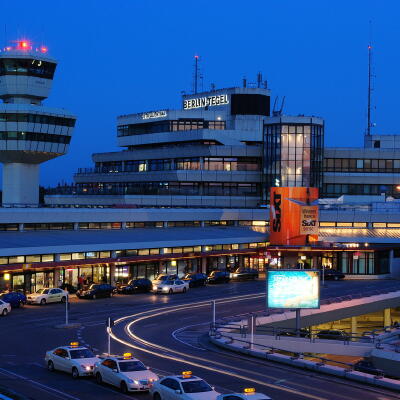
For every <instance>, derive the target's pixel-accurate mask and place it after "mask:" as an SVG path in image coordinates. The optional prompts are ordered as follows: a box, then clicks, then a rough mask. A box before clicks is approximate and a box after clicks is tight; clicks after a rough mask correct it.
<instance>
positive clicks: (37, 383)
mask: <svg viewBox="0 0 400 400" xmlns="http://www.w3.org/2000/svg"><path fill="white" fill-rule="evenodd" d="M0 373H2V374H3V375H11V376H14V377H16V378H18V379H22V380H24V381H26V382H30V383H32V384H34V385H36V386H39V387H40V388H41V389H42V390H44V391H46V392H49V393H53V395H54V393H56V396H57V395H58V397H60V398H61V399H64V398H65V397H67V398H68V399H71V400H81V399H80V398H79V397H74V396H71V395H69V394H67V393H65V392H61V391H60V390H57V389H55V388H52V387H50V386H47V385H44V384H43V383H40V382H38V381H34V380H33V379H29V378H27V377H25V376H22V375H19V374H16V373H15V372H11V371H8V370H6V369H3V368H0ZM61 396H63V397H61Z"/></svg>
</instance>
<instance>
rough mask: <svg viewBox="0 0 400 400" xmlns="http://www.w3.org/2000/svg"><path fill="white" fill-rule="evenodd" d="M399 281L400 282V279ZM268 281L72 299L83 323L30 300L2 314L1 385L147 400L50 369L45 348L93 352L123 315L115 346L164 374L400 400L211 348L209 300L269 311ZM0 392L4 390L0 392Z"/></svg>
mask: <svg viewBox="0 0 400 400" xmlns="http://www.w3.org/2000/svg"><path fill="white" fill-rule="evenodd" d="M397 283H398V284H399V287H400V283H399V282H397ZM394 284H396V282H394V281H374V282H373V281H343V282H329V283H327V286H326V287H324V288H322V298H327V297H337V296H342V295H348V294H355V293H360V292H363V293H366V292H370V291H372V290H376V289H380V288H385V287H389V286H393V285H394ZM264 290H265V283H264V282H263V281H256V282H239V283H230V284H223V285H215V286H208V287H206V288H196V289H191V290H189V291H188V292H187V293H186V294H175V295H170V296H169V295H153V294H138V295H127V296H122V295H121V296H115V297H114V298H112V299H99V300H94V301H93V300H78V299H74V298H73V299H72V301H71V309H70V317H71V322H76V323H80V324H81V326H80V327H79V328H74V329H57V328H55V326H56V325H58V324H61V323H63V322H64V318H65V312H64V310H65V306H64V305H62V304H51V305H50V304H49V305H47V306H44V307H41V306H27V307H25V308H24V309H16V310H13V311H12V313H11V314H10V315H8V316H7V317H5V318H1V319H0V326H1V340H0V387H1V386H5V387H9V388H11V389H13V390H15V391H17V392H19V393H21V394H23V395H25V396H27V397H28V398H31V399H38V400H39V399H40V400H50V399H55V400H59V399H71V400H74V399H75V400H76V399H81V400H86V399H87V400H92V399H96V400H97V399H99V398H101V399H104V400H108V399H110V400H111V399H124V398H130V399H143V400H148V399H150V396H149V395H148V394H146V393H143V394H132V395H123V394H121V393H119V392H118V390H117V389H113V388H112V387H109V386H99V385H97V384H96V383H95V382H94V380H92V379H89V378H84V379H79V380H73V379H72V378H71V376H69V375H68V374H65V373H60V372H55V373H50V372H48V371H47V369H46V368H45V365H44V360H43V359H44V354H45V351H46V350H49V349H52V348H55V347H57V346H60V345H65V344H68V343H69V342H71V341H76V340H78V341H79V342H81V343H84V344H87V345H90V346H92V347H93V348H94V349H95V353H96V354H100V353H103V352H105V351H106V349H107V336H106V331H105V322H106V319H107V317H109V316H111V317H113V318H114V319H118V318H124V319H123V320H121V321H119V322H118V323H117V324H116V326H115V327H114V328H113V335H114V337H115V339H116V340H113V341H112V347H111V351H112V353H115V354H122V353H123V352H126V351H130V352H132V353H133V354H134V355H135V356H136V357H138V358H140V359H141V360H142V361H143V362H144V363H145V364H147V365H149V366H150V367H151V368H152V369H154V370H155V372H157V373H158V374H160V375H167V374H175V373H180V372H181V371H183V370H191V371H193V373H194V374H196V375H198V376H201V377H203V378H205V379H206V380H207V381H208V382H209V383H210V384H212V385H214V386H215V387H216V389H217V390H218V391H221V392H231V391H238V390H240V391H241V390H242V389H243V388H244V387H248V386H251V387H255V388H256V389H257V390H259V391H260V392H263V393H265V394H267V395H269V396H270V397H272V398H273V399H275V400H276V399H288V400H291V399H329V400H331V399H332V400H335V399H338V400H339V399H340V400H342V399H343V400H345V399H346V400H348V399H360V400H361V399H366V400H368V399H377V400H385V399H388V400H389V399H400V395H399V394H398V393H393V392H389V391H385V390H380V389H376V388H373V387H369V386H362V385H358V384H356V383H352V382H349V381H344V380H340V379H336V378H334V377H330V376H324V375H319V374H315V373H312V372H308V371H303V370H300V369H294V368H289V367H286V366H283V365H280V364H275V363H270V362H267V361H265V362H264V361H262V360H254V359H251V358H247V357H244V356H238V355H234V354H231V353H228V352H225V351H221V350H220V349H218V348H215V347H213V346H212V345H210V344H209V343H208V341H207V338H206V336H205V333H206V332H207V330H208V326H209V323H210V320H211V303H210V300H212V299H217V300H218V299H219V300H218V301H217V307H216V308H217V318H221V317H229V316H234V315H236V314H242V313H247V312H250V311H253V312H254V311H260V312H261V311H263V310H264V309H265V296H263V294H262V293H263V292H264ZM0 393H1V391H0Z"/></svg>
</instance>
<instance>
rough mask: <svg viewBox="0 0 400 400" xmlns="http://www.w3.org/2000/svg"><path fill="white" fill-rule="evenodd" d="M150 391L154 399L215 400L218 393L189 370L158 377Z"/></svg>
mask: <svg viewBox="0 0 400 400" xmlns="http://www.w3.org/2000/svg"><path fill="white" fill-rule="evenodd" d="M150 393H151V395H152V396H153V399H154V400H216V399H217V397H218V395H219V394H220V393H218V392H216V391H215V390H214V388H212V387H211V386H210V385H209V384H208V383H207V382H206V381H205V380H203V379H201V378H198V377H197V376H193V375H192V373H191V372H190V371H185V372H182V375H174V376H166V377H165V378H162V379H160V380H159V381H157V382H155V383H154V385H153V386H152V387H151V389H150Z"/></svg>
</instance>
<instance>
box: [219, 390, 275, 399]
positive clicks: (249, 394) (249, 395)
mask: <svg viewBox="0 0 400 400" xmlns="http://www.w3.org/2000/svg"><path fill="white" fill-rule="evenodd" d="M217 400H272V399H271V397H269V396H267V395H265V394H262V393H257V392H256V389H254V388H246V389H244V390H243V393H229V394H220V395H219V396H218V397H217Z"/></svg>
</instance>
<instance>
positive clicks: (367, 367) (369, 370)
mask: <svg viewBox="0 0 400 400" xmlns="http://www.w3.org/2000/svg"><path fill="white" fill-rule="evenodd" d="M353 368H354V370H355V371H359V372H364V373H366V374H372V375H383V371H382V370H380V369H377V368H375V365H374V364H373V363H372V361H369V360H359V361H357V362H356V363H355V364H354V367H353Z"/></svg>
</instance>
